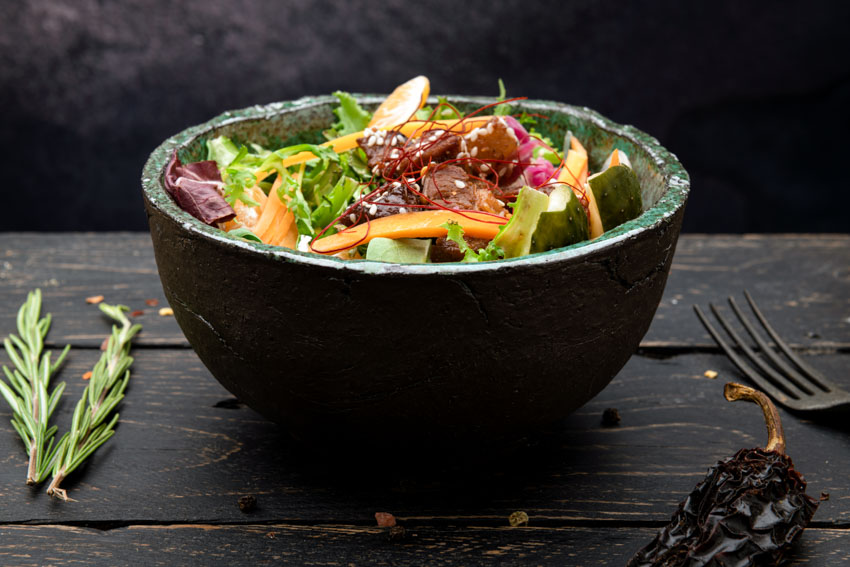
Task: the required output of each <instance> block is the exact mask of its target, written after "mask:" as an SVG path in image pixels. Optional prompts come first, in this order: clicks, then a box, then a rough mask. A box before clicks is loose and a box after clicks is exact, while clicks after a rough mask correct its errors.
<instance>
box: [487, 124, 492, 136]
mask: <svg viewBox="0 0 850 567" xmlns="http://www.w3.org/2000/svg"><path fill="white" fill-rule="evenodd" d="M487 133H488V134H492V133H493V122H488V123H487Z"/></svg>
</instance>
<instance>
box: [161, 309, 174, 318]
mask: <svg viewBox="0 0 850 567" xmlns="http://www.w3.org/2000/svg"><path fill="white" fill-rule="evenodd" d="M169 315H174V309H172V308H171V307H161V308H160V310H159V316H160V317H168V316H169Z"/></svg>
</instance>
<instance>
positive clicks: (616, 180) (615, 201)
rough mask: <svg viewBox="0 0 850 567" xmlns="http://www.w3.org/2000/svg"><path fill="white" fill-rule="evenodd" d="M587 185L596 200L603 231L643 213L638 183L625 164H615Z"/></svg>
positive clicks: (593, 177)
mask: <svg viewBox="0 0 850 567" xmlns="http://www.w3.org/2000/svg"><path fill="white" fill-rule="evenodd" d="M587 185H588V186H589V187H590V190H591V191H592V192H593V196H594V197H595V198H596V206H597V208H598V209H599V218H600V220H601V221H602V229H603V230H606V231H607V230H611V229H612V228H614V227H616V226H619V225H621V224H623V223H624V222H626V221H629V220H632V219H633V218H636V217H637V216H639V215H640V214H641V212H643V201H642V200H641V196H640V182H639V181H638V178H637V175H635V172H634V171H632V170H631V168H629V167H626V166H625V165H615V166H613V167H609V168H608V169H606V170H605V171H603V172H602V173H597V174H596V175H591V176H590V177H588V178H587Z"/></svg>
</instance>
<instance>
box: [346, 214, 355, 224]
mask: <svg viewBox="0 0 850 567" xmlns="http://www.w3.org/2000/svg"><path fill="white" fill-rule="evenodd" d="M348 220H350V221H351V222H352V223H355V222H357V215H355V214H354V213H351V214H350V215H348Z"/></svg>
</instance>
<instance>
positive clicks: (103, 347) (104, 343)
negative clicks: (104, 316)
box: [100, 337, 109, 350]
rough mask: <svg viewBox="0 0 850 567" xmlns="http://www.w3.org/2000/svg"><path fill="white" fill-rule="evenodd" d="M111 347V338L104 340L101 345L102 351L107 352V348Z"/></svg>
mask: <svg viewBox="0 0 850 567" xmlns="http://www.w3.org/2000/svg"><path fill="white" fill-rule="evenodd" d="M107 346H109V337H106V338H105V339H103V342H102V343H100V350H106V347H107Z"/></svg>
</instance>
